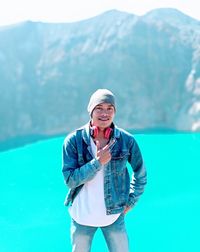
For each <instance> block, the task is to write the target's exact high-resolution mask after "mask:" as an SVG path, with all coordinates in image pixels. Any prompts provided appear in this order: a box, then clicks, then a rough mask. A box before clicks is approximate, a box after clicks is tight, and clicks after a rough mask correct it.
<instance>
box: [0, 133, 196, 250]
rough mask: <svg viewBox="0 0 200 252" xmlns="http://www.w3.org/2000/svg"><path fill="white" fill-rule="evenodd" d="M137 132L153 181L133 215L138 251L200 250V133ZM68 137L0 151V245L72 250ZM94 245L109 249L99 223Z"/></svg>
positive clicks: (129, 222) (129, 216)
mask: <svg viewBox="0 0 200 252" xmlns="http://www.w3.org/2000/svg"><path fill="white" fill-rule="evenodd" d="M136 139H137V141H138V143H139V145H140V148H141V150H142V153H143V156H144V159H145V163H146V167H147V170H148V185H147V187H146V191H145V193H144V195H143V196H142V197H141V199H140V201H139V203H138V205H137V206H136V207H135V208H134V209H133V210H132V211H131V212H129V213H128V214H127V216H126V224H127V229H128V233H129V240H130V246H131V252H132V251H133V252H147V251H149V252H169V251H170V252H186V251H194V252H196V251H200V244H199V228H200V217H199V215H200V214H199V213H200V185H199V179H200V155H199V153H200V151H199V150H200V134H166V135H162V134H160V135H158V134H155V135H136ZM62 142H63V137H59V138H55V139H50V140H45V141H41V142H37V143H34V144H31V145H27V146H25V147H22V148H17V149H13V150H9V151H6V152H1V153H0V193H1V200H0V251H1V252H27V251H29V252H33V251H34V252H35V251H38V252H40V251H48V252H62V251H63V252H64V251H65V252H70V251H71V250H70V238H69V226H70V219H69V216H68V212H67V208H66V207H64V205H63V201H64V198H65V194H66V192H67V188H66V187H65V185H64V182H63V177H62V173H61V149H62ZM92 248H93V249H92V251H94V252H102V251H103V252H104V251H107V249H106V244H105V241H104V239H103V237H102V234H101V232H100V231H98V232H97V233H96V235H95V238H94V242H93V247H92ZM122 252H123V251H122Z"/></svg>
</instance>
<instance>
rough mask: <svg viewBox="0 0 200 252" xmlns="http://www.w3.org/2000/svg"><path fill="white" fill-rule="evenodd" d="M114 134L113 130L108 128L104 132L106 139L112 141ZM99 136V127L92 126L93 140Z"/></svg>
mask: <svg viewBox="0 0 200 252" xmlns="http://www.w3.org/2000/svg"><path fill="white" fill-rule="evenodd" d="M112 132H113V129H112V128H110V127H108V128H106V129H105V130H104V137H105V138H106V139H110V136H111V134H112ZM98 134H99V128H98V127H97V126H94V125H93V126H90V135H91V136H92V137H93V138H96V137H97V136H98Z"/></svg>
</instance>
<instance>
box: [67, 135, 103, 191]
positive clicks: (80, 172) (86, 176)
mask: <svg viewBox="0 0 200 252" xmlns="http://www.w3.org/2000/svg"><path fill="white" fill-rule="evenodd" d="M62 160H63V164H62V173H63V176H64V180H65V183H66V185H67V186H68V187H69V188H70V189H72V188H76V187H77V186H79V185H82V184H84V183H85V182H87V181H89V180H91V179H92V178H93V177H94V176H95V174H96V173H97V171H98V170H100V168H101V164H100V162H99V161H98V160H97V159H96V158H94V159H92V160H91V161H89V162H88V163H86V164H84V165H82V166H79V165H78V153H77V148H76V143H75V141H74V142H73V139H70V138H66V139H65V141H64V144H63V153H62Z"/></svg>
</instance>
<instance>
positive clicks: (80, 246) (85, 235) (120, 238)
mask: <svg viewBox="0 0 200 252" xmlns="http://www.w3.org/2000/svg"><path fill="white" fill-rule="evenodd" d="M100 228H101V231H102V232H103V235H104V238H105V240H106V243H107V246H108V249H109V252H129V248H128V247H129V246H128V236H127V232H126V228H125V223H124V214H121V215H120V216H119V218H118V219H117V220H116V221H115V222H114V223H112V224H111V225H109V226H105V227H100ZM97 229H98V227H91V226H84V225H80V224H78V223H77V222H75V221H74V220H73V219H72V223H71V240H72V252H90V249H91V245H92V239H93V237H94V234H95V232H96V231H97Z"/></svg>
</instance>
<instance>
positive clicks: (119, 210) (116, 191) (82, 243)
mask: <svg viewBox="0 0 200 252" xmlns="http://www.w3.org/2000/svg"><path fill="white" fill-rule="evenodd" d="M88 112H89V115H90V121H89V122H88V123H87V124H86V125H85V126H83V127H81V128H79V129H77V130H75V131H74V132H72V133H70V134H69V135H68V136H67V137H66V138H65V141H64V145H63V168H62V172H63V175H64V179H65V182H66V184H67V186H68V187H69V189H70V190H69V193H68V195H67V197H66V201H65V204H66V205H70V207H69V213H70V215H71V219H72V223H71V240H72V252H89V251H90V249H91V244H92V239H93V237H94V234H95V232H96V230H97V229H98V228H101V230H102V232H103V235H104V237H105V240H106V243H107V246H108V249H109V251H110V252H122V251H123V252H128V251H129V242H128V236H127V232H126V228H125V222H124V218H125V214H126V213H127V212H128V211H129V210H130V209H132V208H133V207H134V206H135V204H136V202H137V201H138V199H139V197H140V196H141V194H142V193H143V191H144V187H145V185H146V170H145V167H144V164H143V159H142V155H141V152H140V149H139V147H138V144H137V143H136V141H135V139H134V137H133V136H132V135H131V134H130V133H128V132H127V131H125V130H122V129H120V128H118V127H117V126H116V125H115V124H114V122H113V120H114V116H115V113H116V104H115V97H114V95H113V93H112V92H111V91H109V90H107V89H98V90H97V91H96V92H95V93H93V94H92V96H91V98H90V101H89V104H88ZM127 163H129V164H130V165H131V167H132V170H133V176H132V178H130V177H129V173H128V170H127Z"/></svg>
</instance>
